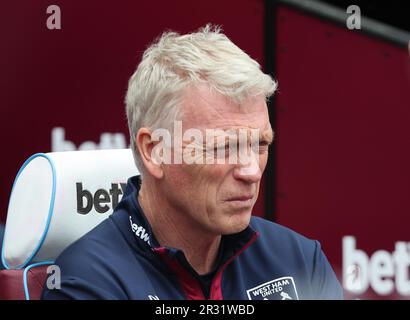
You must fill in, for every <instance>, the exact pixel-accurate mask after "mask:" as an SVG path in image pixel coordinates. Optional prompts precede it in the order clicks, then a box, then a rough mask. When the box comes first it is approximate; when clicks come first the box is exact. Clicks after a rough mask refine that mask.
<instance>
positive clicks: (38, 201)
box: [2, 149, 138, 269]
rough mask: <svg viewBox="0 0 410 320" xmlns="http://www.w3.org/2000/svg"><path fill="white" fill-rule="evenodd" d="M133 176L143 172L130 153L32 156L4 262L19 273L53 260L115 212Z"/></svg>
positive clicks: (19, 182) (12, 214)
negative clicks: (128, 181) (21, 269)
mask: <svg viewBox="0 0 410 320" xmlns="http://www.w3.org/2000/svg"><path fill="white" fill-rule="evenodd" d="M134 175H138V171H137V168H136V166H135V164H134V160H133V156H132V152H131V150H130V149H117V150H98V151H70V152H52V153H46V154H44V153H37V154H35V155H33V156H31V157H30V158H29V159H27V161H26V162H25V163H24V164H23V166H22V167H21V169H20V171H19V172H18V174H17V177H16V179H15V181H14V185H13V190H12V193H11V197H10V202H9V207H8V213H7V222H6V230H5V234H4V242H3V250H2V261H3V264H4V265H5V266H6V268H9V269H19V268H23V267H24V266H26V265H27V264H29V263H34V262H43V261H53V260H54V259H55V258H56V257H57V256H58V255H59V254H60V253H61V252H62V251H63V250H64V249H65V248H66V247H67V246H68V245H69V244H71V243H72V242H74V241H75V240H77V239H78V238H80V237H81V236H82V235H84V234H85V233H87V232H88V231H89V230H91V229H92V228H93V227H95V226H96V225H97V224H99V223H100V222H101V221H103V220H104V219H106V218H107V217H108V216H109V215H110V214H111V213H112V211H113V206H115V205H116V204H117V203H118V202H119V200H120V199H121V197H122V194H123V191H124V190H125V184H126V182H127V179H128V178H129V177H131V176H134ZM123 189H124V190H123Z"/></svg>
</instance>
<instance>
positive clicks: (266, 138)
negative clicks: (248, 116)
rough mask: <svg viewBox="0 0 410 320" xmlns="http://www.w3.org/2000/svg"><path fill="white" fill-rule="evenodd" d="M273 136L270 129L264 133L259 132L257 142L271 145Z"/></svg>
mask: <svg viewBox="0 0 410 320" xmlns="http://www.w3.org/2000/svg"><path fill="white" fill-rule="evenodd" d="M274 136H275V134H274V132H273V130H272V129H271V128H269V129H268V130H265V131H263V132H261V135H260V137H259V140H261V141H267V142H268V143H269V144H271V143H272V142H273V138H274Z"/></svg>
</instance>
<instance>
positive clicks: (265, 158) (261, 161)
mask: <svg viewBox="0 0 410 320" xmlns="http://www.w3.org/2000/svg"><path fill="white" fill-rule="evenodd" d="M268 155H269V154H268V152H266V153H263V154H261V155H259V168H260V170H261V173H262V174H263V172H264V171H265V168H266V164H267V163H268Z"/></svg>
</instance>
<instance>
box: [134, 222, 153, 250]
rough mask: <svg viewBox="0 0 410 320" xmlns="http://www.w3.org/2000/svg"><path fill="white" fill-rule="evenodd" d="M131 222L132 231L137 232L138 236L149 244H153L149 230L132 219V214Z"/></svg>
mask: <svg viewBox="0 0 410 320" xmlns="http://www.w3.org/2000/svg"><path fill="white" fill-rule="evenodd" d="M130 224H131V229H132V232H134V233H135V235H136V236H137V238H140V239H141V240H143V241H145V242H146V243H148V244H149V245H151V244H150V242H149V234H148V232H147V230H145V228H144V227H142V226H139V225H138V224H136V223H134V222H133V221H132V218H131V216H130Z"/></svg>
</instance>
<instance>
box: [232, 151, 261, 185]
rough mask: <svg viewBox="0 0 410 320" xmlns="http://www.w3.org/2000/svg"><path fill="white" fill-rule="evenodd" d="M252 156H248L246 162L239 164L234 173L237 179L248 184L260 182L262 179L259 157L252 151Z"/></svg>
mask: <svg viewBox="0 0 410 320" xmlns="http://www.w3.org/2000/svg"><path fill="white" fill-rule="evenodd" d="M250 153H251V154H250V155H247V156H246V160H245V161H242V163H241V162H240V163H238V164H237V165H236V166H235V168H234V171H233V175H234V178H235V179H238V180H242V181H244V182H247V183H256V182H259V181H260V180H261V178H262V171H261V169H260V167H259V155H258V154H255V152H254V151H250Z"/></svg>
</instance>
